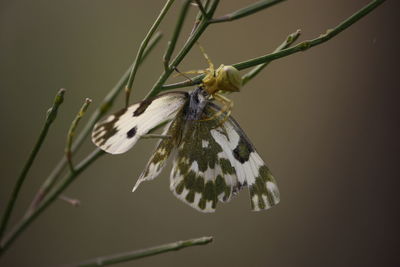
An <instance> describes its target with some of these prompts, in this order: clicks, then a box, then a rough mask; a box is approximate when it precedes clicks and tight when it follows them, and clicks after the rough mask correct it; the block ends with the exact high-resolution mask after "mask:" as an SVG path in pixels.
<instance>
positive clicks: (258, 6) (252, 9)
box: [210, 0, 284, 23]
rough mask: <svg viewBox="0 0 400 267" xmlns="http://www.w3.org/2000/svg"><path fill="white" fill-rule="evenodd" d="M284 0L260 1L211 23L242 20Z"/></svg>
mask: <svg viewBox="0 0 400 267" xmlns="http://www.w3.org/2000/svg"><path fill="white" fill-rule="evenodd" d="M282 1H284V0H264V1H259V2H257V3H255V4H251V5H249V6H247V7H244V8H241V9H239V10H236V11H235V12H232V13H229V14H227V15H224V16H222V17H219V18H215V19H212V20H210V23H220V22H227V21H232V20H236V19H240V18H243V17H246V16H249V15H251V14H254V13H256V12H258V11H261V10H263V9H265V8H268V7H270V6H273V5H275V4H278V3H280V2H282Z"/></svg>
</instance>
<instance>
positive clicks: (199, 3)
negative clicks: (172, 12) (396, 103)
mask: <svg viewBox="0 0 400 267" xmlns="http://www.w3.org/2000/svg"><path fill="white" fill-rule="evenodd" d="M195 2H196V5H197V7H198V8H199V10H200V13H201V14H202V15H203V16H204V17H206V16H207V12H206V10H205V9H204V7H203V4H202V3H201V1H200V0H195Z"/></svg>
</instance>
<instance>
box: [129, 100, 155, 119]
mask: <svg viewBox="0 0 400 267" xmlns="http://www.w3.org/2000/svg"><path fill="white" fill-rule="evenodd" d="M153 100H154V99H146V100H143V101H142V102H140V105H139V107H138V108H137V109H136V110H135V111H134V112H133V117H137V116H140V115H141V114H143V112H145V111H146V109H147V108H148V107H149V106H150V104H151V103H152V102H153Z"/></svg>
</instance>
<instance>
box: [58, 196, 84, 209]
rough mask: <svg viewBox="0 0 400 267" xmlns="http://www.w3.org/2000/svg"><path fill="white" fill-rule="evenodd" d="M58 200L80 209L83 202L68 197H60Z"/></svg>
mask: <svg viewBox="0 0 400 267" xmlns="http://www.w3.org/2000/svg"><path fill="white" fill-rule="evenodd" d="M58 198H59V199H61V200H63V201H65V202H66V203H68V204H70V205H72V206H73V207H79V206H80V205H81V201H80V200H79V199H76V198H71V197H68V196H66V195H60V196H59V197H58Z"/></svg>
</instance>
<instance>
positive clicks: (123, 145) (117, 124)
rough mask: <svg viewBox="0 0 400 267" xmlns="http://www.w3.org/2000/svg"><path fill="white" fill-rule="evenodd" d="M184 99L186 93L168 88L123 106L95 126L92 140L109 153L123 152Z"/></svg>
mask: <svg viewBox="0 0 400 267" xmlns="http://www.w3.org/2000/svg"><path fill="white" fill-rule="evenodd" d="M186 100H187V93H185V92H171V93H166V94H161V95H159V96H157V97H155V98H151V99H147V100H144V101H142V102H139V103H137V104H134V105H132V106H130V107H128V108H125V109H122V110H120V111H118V112H116V113H114V114H112V115H110V116H109V117H108V118H106V119H105V120H103V121H101V122H99V123H97V124H96V125H95V126H94V129H93V132H92V141H93V143H94V144H95V145H97V146H98V147H100V148H101V149H103V150H104V151H106V152H108V153H111V154H121V153H124V152H126V151H128V150H129V149H130V148H131V147H132V146H133V145H134V144H135V143H136V142H137V140H138V139H139V138H140V137H141V136H142V135H144V134H147V133H148V132H149V131H150V130H151V129H153V128H154V127H156V126H158V125H160V124H162V123H164V122H167V121H169V120H171V119H173V118H174V117H175V116H176V114H177V113H178V112H179V111H180V110H181V109H182V107H183V104H184V103H185V101H186Z"/></svg>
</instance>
